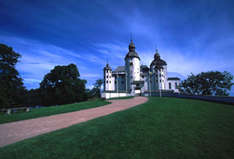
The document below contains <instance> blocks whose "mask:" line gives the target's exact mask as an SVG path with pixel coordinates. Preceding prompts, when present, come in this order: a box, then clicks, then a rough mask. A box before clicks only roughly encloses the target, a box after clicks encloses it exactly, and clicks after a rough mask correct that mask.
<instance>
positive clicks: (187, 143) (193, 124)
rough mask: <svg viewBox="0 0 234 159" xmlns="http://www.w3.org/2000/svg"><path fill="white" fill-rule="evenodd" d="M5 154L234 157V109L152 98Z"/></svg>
mask: <svg viewBox="0 0 234 159" xmlns="http://www.w3.org/2000/svg"><path fill="white" fill-rule="evenodd" d="M0 156H1V158H4V159H9V158H12V159H14V158H23V159H28V158H32V159H33V158H43V159H57V158H64V159H78V158H79V159H80V158H81V159H82V158H97V159H103V158H108V159H110V158H114V159H116V158H117V159H118V158H119V159H125V158H126V159H129V158H132V159H138V158H139V159H149V158H152V159H157V158H159V159H167V158H168V159H177V158H178V159H182V158H186V159H187V158H189V159H191V158H197V159H201V158H205V159H233V158H234V107H233V106H230V105H224V104H218V103H211V102H205V101H199V100H190V99H176V98H161V99H160V98H156V97H155V98H150V100H149V101H148V102H147V103H145V104H142V105H140V106H137V107H134V108H131V109H128V110H126V111H121V112H117V113H114V114H111V115H108V116H105V117H101V118H98V119H94V120H91V121H88V122H86V123H81V124H77V125H74V126H72V127H69V128H66V129H62V130H59V131H55V132H52V133H49V134H45V135H41V136H38V137H35V138H32V139H28V140H24V141H22V142H18V143H15V144H12V145H9V146H6V147H4V148H1V149H0Z"/></svg>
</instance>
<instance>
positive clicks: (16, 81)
mask: <svg viewBox="0 0 234 159" xmlns="http://www.w3.org/2000/svg"><path fill="white" fill-rule="evenodd" d="M20 57H21V55H20V54H19V53H16V52H15V51H14V50H13V49H12V48H11V47H9V46H7V45H4V44H0V108H8V107H20V106H35V105H43V106H50V105H60V104H68V103H74V102H80V101H85V100H87V99H89V98H94V97H100V88H101V85H102V80H97V81H96V83H95V84H94V88H93V89H91V90H88V89H86V88H85V84H86V80H83V79H80V73H79V71H78V68H77V67H76V65H75V64H69V65H67V66H55V67H54V68H53V69H52V70H51V71H50V72H49V73H48V74H46V75H45V76H44V78H43V80H42V81H41V83H40V87H39V88H37V89H31V90H27V89H26V88H25V87H24V84H23V80H22V78H21V77H20V75H19V73H18V71H17V70H16V68H15V65H16V63H17V62H18V59H19V58H20ZM35 71H36V70H35Z"/></svg>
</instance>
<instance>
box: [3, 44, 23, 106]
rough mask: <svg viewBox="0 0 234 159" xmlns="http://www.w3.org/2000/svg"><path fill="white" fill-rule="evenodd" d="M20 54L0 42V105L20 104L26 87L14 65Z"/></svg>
mask: <svg viewBox="0 0 234 159" xmlns="http://www.w3.org/2000/svg"><path fill="white" fill-rule="evenodd" d="M19 57H20V54H18V53H16V52H15V51H14V50H13V49H12V48H11V47H8V46H7V45H4V44H0V107H1V108H3V107H16V106H22V105H23V104H24V100H25V93H26V89H25V87H24V86H23V82H22V78H20V76H19V73H18V71H17V70H16V69H15V65H16V63H17V62H18V58H19Z"/></svg>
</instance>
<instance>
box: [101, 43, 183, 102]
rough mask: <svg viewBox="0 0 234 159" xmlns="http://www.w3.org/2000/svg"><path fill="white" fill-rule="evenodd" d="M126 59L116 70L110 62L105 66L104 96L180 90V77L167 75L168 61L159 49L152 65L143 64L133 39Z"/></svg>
mask: <svg viewBox="0 0 234 159" xmlns="http://www.w3.org/2000/svg"><path fill="white" fill-rule="evenodd" d="M124 60H125V66H118V67H117V68H116V69H115V70H114V71H112V69H111V67H110V66H109V64H106V66H105V67H104V90H103V92H102V94H101V96H102V98H106V99H108V98H114V97H125V96H136V95H143V96H155V95H159V93H161V92H164V93H165V92H175V93H178V92H179V90H178V85H179V83H180V79H179V78H178V77H171V78H168V77H167V63H166V62H165V61H164V60H162V59H161V58H160V55H159V53H158V50H157V49H156V53H155V55H154V60H153V61H152V62H151V64H150V67H148V66H146V65H141V64H140V60H141V59H140V57H139V56H138V53H137V52H136V51H135V45H134V43H133V41H132V40H131V42H130V44H129V52H128V53H127V54H126V56H125V59H124Z"/></svg>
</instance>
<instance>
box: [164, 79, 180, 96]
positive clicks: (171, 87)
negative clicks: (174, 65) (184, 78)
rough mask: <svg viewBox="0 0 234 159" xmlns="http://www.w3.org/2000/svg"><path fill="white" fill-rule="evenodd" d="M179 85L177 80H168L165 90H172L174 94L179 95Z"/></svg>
mask: <svg viewBox="0 0 234 159" xmlns="http://www.w3.org/2000/svg"><path fill="white" fill-rule="evenodd" d="M179 84H180V79H179V78H169V79H168V85H167V89H168V90H173V91H174V92H175V93H179V89H178V86H179Z"/></svg>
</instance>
